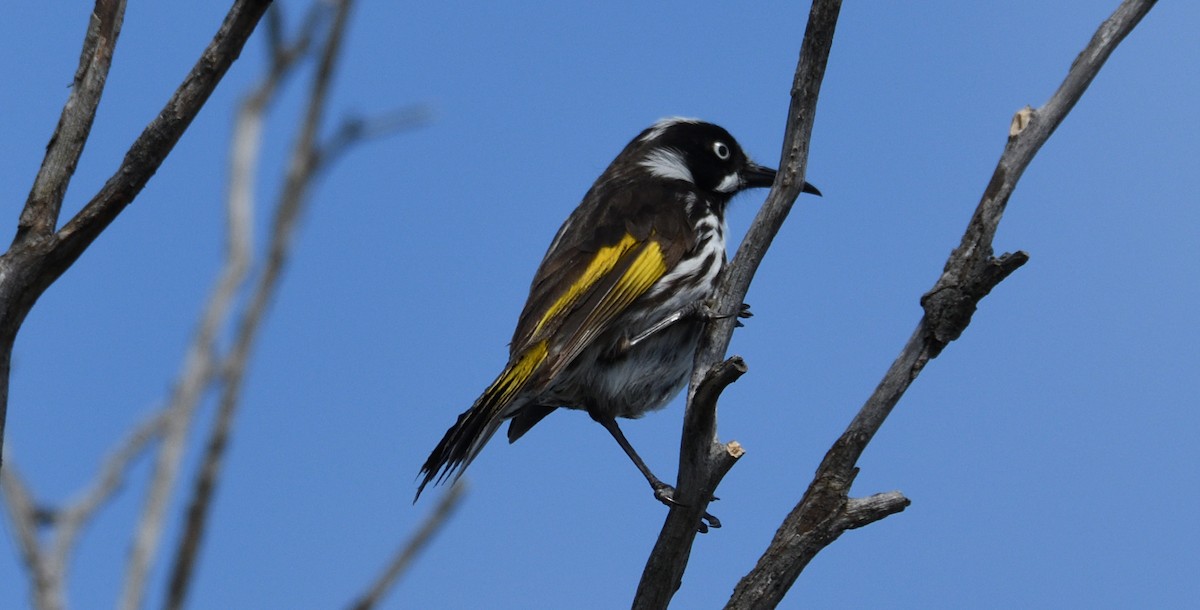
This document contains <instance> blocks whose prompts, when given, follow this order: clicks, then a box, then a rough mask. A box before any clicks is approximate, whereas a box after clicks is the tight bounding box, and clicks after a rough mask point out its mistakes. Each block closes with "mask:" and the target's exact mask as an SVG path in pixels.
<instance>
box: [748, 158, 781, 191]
mask: <svg viewBox="0 0 1200 610" xmlns="http://www.w3.org/2000/svg"><path fill="white" fill-rule="evenodd" d="M742 180H743V181H744V184H745V185H746V186H745V188H757V187H762V188H766V187H769V186H771V185H772V184H774V183H775V170H773V169H771V168H769V167H766V166H764V165H759V164H757V163H754V162H749V163H747V164H746V169H744V170H742Z"/></svg>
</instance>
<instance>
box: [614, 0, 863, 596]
mask: <svg viewBox="0 0 1200 610" xmlns="http://www.w3.org/2000/svg"><path fill="white" fill-rule="evenodd" d="M840 10H841V1H840V0H817V1H816V2H814V3H813V6H812V9H811V11H810V12H809V17H808V24H807V26H806V28H805V32H804V40H803V41H802V42H801V47H800V58H799V61H798V62H797V66H796V74H795V77H794V80H793V82H792V89H791V105H790V107H789V108H788V116H787V125H786V130H785V132H784V143H783V152H782V158H781V159H780V168H779V174H778V175H777V176H776V178H775V185H774V186H773V187H772V188H771V192H770V193H769V194H768V195H767V199H766V201H765V202H764V203H763V206H762V208H761V209H760V210H759V212H758V215H757V216H755V218H754V222H753V223H752V224H751V226H750V229H749V231H748V232H747V234H746V237H745V239H743V240H742V244H741V246H739V247H738V251H737V254H736V255H735V256H734V258H733V261H732V262H731V263H730V264H729V265H728V266H727V267H726V269H725V270H724V271H723V272H722V274H721V280H720V284H719V287H718V289H717V295H716V297H715V307H714V309H715V310H716V311H737V309H738V308H740V307H741V305H742V302H743V301H744V299H745V297H746V292H747V291H748V290H749V288H750V281H751V280H752V279H753V278H754V273H755V271H756V270H757V269H758V265H759V263H760V262H761V261H762V258H763V256H764V255H765V254H766V251H767V248H768V247H769V246H770V245H771V241H772V240H773V239H774V237H775V234H776V233H778V232H779V228H780V226H782V224H783V221H784V219H785V218H787V215H788V212H789V211H790V210H791V208H792V204H793V203H794V202H795V201H796V197H798V196H799V195H800V191H801V189H802V188H803V186H804V172H805V168H806V166H807V163H808V142H809V138H810V137H811V135H812V128H813V120H814V117H815V115H816V108H817V95H818V93H819V92H820V89H821V80H822V78H824V75H825V64H826V62H827V61H828V59H829V50H830V48H831V47H832V45H833V32H834V28H835V26H836V25H837V17H838V12H839V11H840ZM735 323H736V319H735V318H734V317H733V316H730V317H727V318H723V319H717V320H714V321H712V322H710V324H709V325H708V328H707V330H706V332H705V334H704V336H703V337H702V338H701V340H700V346H699V348H698V349H697V354H696V360H695V368H694V370H693V373H692V381H691V388H690V390H689V393H688V403H687V407H686V409H685V412H684V423H683V437H682V440H681V447H680V452H679V453H680V455H679V477H678V484H677V486H676V489H677V491H678V494H677V496H676V498H677V499H679V500H680V503H681V504H682V506H674V507H672V508H671V510H670V511H669V513H668V514H667V519H666V522H665V523H664V524H663V527H662V530H661V532H660V533H659V537H658V540H657V541H656V543H655V546H654V550H653V551H651V553H650V558H649V560H648V561H647V562H646V567H645V569H644V570H643V572H642V578H641V581H640V582H639V583H638V589H637V593H636V595H635V598H634V601H633V607H634V608H637V609H652V608H666V607H667V605H668V604H669V603H670V601H671V597H672V596H673V595H674V593H675V591H676V590H677V589H678V588H679V585H680V583H681V582H682V578H683V572H684V570H685V569H686V568H687V561H688V557H689V556H690V554H691V549H692V544H693V542H694V541H695V538H696V532H697V524H699V523H701V521H700V519H701V517H702V516H703V515H704V514H705V511H706V509H707V507H708V503H709V501H710V500H711V498H712V494H713V492H714V491H715V490H716V487H717V485H718V484H719V483H720V481H721V478H722V477H724V475H725V473H726V472H728V470H729V468H731V467H732V466H733V461H735V460H736V459H737V457H739V456H740V455H741V447H740V446H737V445H736V443H731V444H730V445H723V444H721V443H720V442H719V441H718V440H717V429H716V403H717V401H716V396H715V395H714V396H713V397H712V398H711V399H706V400H704V401H697V400H695V397H696V395H697V394H698V393H699V392H700V389H701V388H703V387H704V386H705V384H706V382H707V380H708V379H710V378H711V376H713V375H714V374H718V375H719V374H721V372H722V369H723V366H722V365H720V364H718V363H721V362H722V360H723V359H724V357H725V352H726V350H727V349H728V348H729V341H730V339H731V338H732V336H733V328H734V325H735ZM743 367H744V365H743ZM717 393H719V392H717ZM731 446H732V448H733V449H736V451H731Z"/></svg>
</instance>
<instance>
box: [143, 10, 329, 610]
mask: <svg viewBox="0 0 1200 610" xmlns="http://www.w3.org/2000/svg"><path fill="white" fill-rule="evenodd" d="M351 6H352V2H351V0H341V2H340V3H339V4H338V5H337V9H336V11H335V13H334V17H333V21H332V23H331V24H330V26H329V34H328V36H327V37H326V40H325V45H324V47H323V48H322V49H321V52H320V56H319V58H318V66H317V72H316V76H315V77H314V79H313V86H312V89H311V91H310V94H309V104H308V109H307V111H306V112H305V115H304V118H303V119H302V124H301V128H300V135H299V138H298V139H297V141H296V143H295V145H294V146H293V149H292V157H291V162H290V163H289V166H288V173H287V176H286V178H285V181H284V186H283V190H282V194H281V196H280V202H279V205H278V207H277V208H276V214H275V219H274V221H273V222H272V229H271V242H270V244H269V245H268V253H267V263H266V267H265V268H264V269H263V271H262V274H261V275H260V276H259V278H258V281H257V282H256V283H255V287H254V291H253V293H252V296H251V297H250V302H249V305H247V307H246V310H245V311H244V313H243V315H242V318H241V320H240V321H239V323H238V328H237V333H236V336H235V339H234V346H233V348H232V351H231V353H230V354H229V356H228V357H227V358H226V359H225V360H224V361H223V362H222V365H221V369H222V370H221V374H222V377H223V381H224V385H223V386H222V391H221V397H220V400H219V406H218V411H217V421H216V424H215V425H214V426H213V430H212V433H211V434H210V436H209V438H208V442H207V445H206V448H205V453H204V456H203V457H202V458H201V470H200V473H199V475H198V476H197V478H196V483H195V487H194V489H193V492H192V498H191V500H190V501H189V503H188V512H187V519H186V523H185V525H184V534H183V537H182V538H181V539H180V542H179V546H178V548H177V550H176V553H175V558H174V561H173V565H172V568H171V578H170V585H169V588H168V592H167V602H166V606H167V607H168V608H172V609H175V608H182V607H183V603H184V600H185V599H186V597H187V593H188V590H189V587H190V585H191V581H192V574H193V569H194V566H195V561H196V557H197V554H198V552H199V549H200V543H201V540H202V538H203V535H204V531H205V529H206V526H207V522H208V515H209V513H210V511H211V503H212V497H213V493H214V491H215V489H216V486H217V483H218V481H219V479H220V475H221V468H222V466H223V463H224V462H223V459H224V455H225V448H226V447H227V446H228V443H229V438H230V436H231V434H232V431H233V420H234V416H235V415H236V413H237V408H238V406H239V403H240V399H241V388H242V383H243V380H244V378H245V373H246V370H247V365H248V361H249V356H250V349H251V347H252V346H253V344H254V340H255V339H256V338H257V336H258V329H259V328H260V325H261V322H262V319H263V317H264V315H265V314H266V311H267V306H268V305H269V304H270V302H271V299H272V298H273V297H274V294H275V291H276V289H277V287H278V283H279V278H280V276H281V274H282V271H283V267H284V265H285V264H286V262H287V260H288V258H289V257H290V253H291V246H292V239H293V235H294V233H295V228H296V223H297V220H298V218H299V216H300V212H301V210H302V209H303V207H304V205H305V204H306V203H307V202H308V200H309V195H310V193H311V187H312V184H313V178H314V177H315V174H316V172H317V170H318V164H317V163H316V159H317V156H318V155H317V153H316V151H317V147H318V144H317V132H318V130H319V129H320V125H321V121H322V119H323V117H324V114H325V109H326V100H327V98H328V91H329V87H330V86H331V83H332V76H333V71H334V66H335V65H336V61H337V58H338V56H339V54H340V51H341V43H342V39H343V35H344V32H345V29H346V25H347V23H348V17H349V12H350V8H351Z"/></svg>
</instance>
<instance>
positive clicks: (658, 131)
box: [642, 116, 701, 142]
mask: <svg viewBox="0 0 1200 610" xmlns="http://www.w3.org/2000/svg"><path fill="white" fill-rule="evenodd" d="M700 122H701V121H700V119H692V118H688V117H682V116H669V117H667V118H665V119H659V120H658V121H657V122H655V123H654V124H653V125H651V126H650V131H648V132H646V135H644V136H642V141H643V142H649V141H651V140H657V139H658V138H659V137H661V136H662V134H663V133H664V132H665V131H667V130H668V129H670V128H671V127H672V126H674V125H678V124H680V123H691V124H693V125H694V124H696V123H700Z"/></svg>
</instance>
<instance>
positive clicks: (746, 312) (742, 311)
mask: <svg viewBox="0 0 1200 610" xmlns="http://www.w3.org/2000/svg"><path fill="white" fill-rule="evenodd" d="M699 309H700V312H701V315H703V316H704V317H706V318H708V319H709V320H723V319H725V318H732V317H734V316H736V317H737V318H738V320H737V322H736V323H735V324H734V325H735V326H737V327H739V328H740V327H742V326H744V325H743V324H742V320H744V319H746V318H753V317H754V313H753V312H752V311H750V304H749V303H742V304H741V306H739V307H738V311H737V313H728V312H720V311H717V310H716V309H715V308H714V306H713V304H712V303H711V302H705V303H703V304H702V305H701V306H700V308H699Z"/></svg>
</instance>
